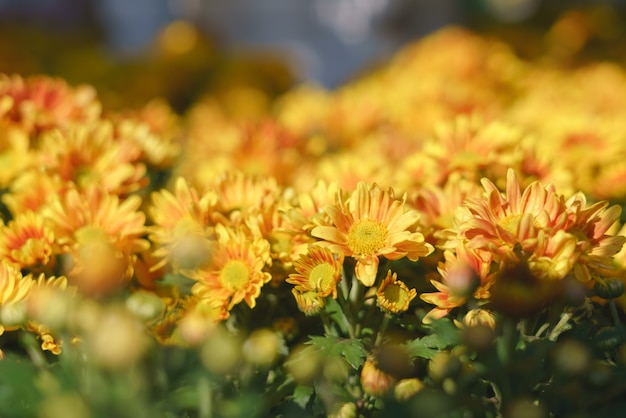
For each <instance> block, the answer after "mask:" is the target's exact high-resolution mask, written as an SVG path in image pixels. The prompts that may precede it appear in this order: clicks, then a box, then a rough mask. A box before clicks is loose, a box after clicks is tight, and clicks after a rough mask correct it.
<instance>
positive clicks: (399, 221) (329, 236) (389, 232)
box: [311, 183, 433, 286]
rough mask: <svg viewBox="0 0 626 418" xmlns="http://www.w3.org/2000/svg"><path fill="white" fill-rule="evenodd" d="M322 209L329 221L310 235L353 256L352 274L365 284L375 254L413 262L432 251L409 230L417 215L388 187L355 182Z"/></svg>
mask: <svg viewBox="0 0 626 418" xmlns="http://www.w3.org/2000/svg"><path fill="white" fill-rule="evenodd" d="M324 210H325V212H326V213H327V214H328V216H329V218H330V219H331V224H330V225H321V226H317V227H315V228H314V229H313V230H312V231H311V234H312V235H313V236H314V237H316V238H320V239H322V241H320V244H321V245H324V246H327V247H328V248H330V250H331V251H333V252H334V253H337V254H339V253H342V254H344V255H345V256H349V257H353V258H355V259H356V260H357V264H356V268H355V272H356V277H357V278H358V279H359V280H360V281H361V282H362V283H363V284H364V285H366V286H372V285H373V284H374V281H375V280H376V274H377V272H378V262H379V260H378V257H379V256H384V257H385V258H387V259H390V260H397V259H400V258H402V257H408V258H409V259H410V260H412V261H416V260H417V259H418V258H419V257H424V256H427V255H428V254H430V253H431V252H432V251H433V247H432V245H430V244H428V243H426V242H424V236H423V235H422V234H421V233H419V232H413V231H412V229H411V228H413V227H414V226H415V224H416V223H417V221H418V220H419V214H418V213H417V212H416V211H414V210H411V209H409V208H407V207H406V206H405V202H404V201H403V200H396V199H395V198H394V195H393V191H392V190H391V189H390V190H388V191H384V190H382V189H381V188H380V187H378V186H377V185H376V184H374V185H370V186H368V185H366V184H365V183H359V185H358V186H357V188H356V190H355V191H354V192H353V193H352V194H351V195H350V196H349V197H348V198H347V199H345V200H340V201H339V202H338V203H337V204H336V205H330V206H327V207H326V208H325V209H324Z"/></svg>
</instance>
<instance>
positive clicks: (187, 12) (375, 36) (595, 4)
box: [0, 0, 626, 111]
mask: <svg viewBox="0 0 626 418" xmlns="http://www.w3.org/2000/svg"><path fill="white" fill-rule="evenodd" d="M625 11H626V0H614V1H592V0H586V1H584V0H578V1H569V0H436V1H432V0H46V1H42V0H0V72H4V73H19V74H23V75H30V74H40V73H45V74H48V75H58V76H61V77H64V78H65V79H67V80H68V82H70V83H72V84H78V83H89V84H92V85H94V86H95V87H96V88H97V89H98V90H99V91H100V92H101V100H102V101H103V102H104V103H105V105H110V106H120V105H122V106H133V105H137V104H142V103H145V102H146V101H147V100H149V99H150V98H153V97H155V96H161V97H164V98H166V99H168V100H169V101H170V103H171V104H172V106H173V107H174V108H175V109H176V110H179V111H182V110H184V109H185V108H186V107H187V106H188V105H189V104H190V103H192V102H193V101H194V100H195V99H197V98H198V97H199V96H200V95H201V94H203V93H204V92H207V91H211V90H215V89H219V88H222V87H223V86H228V85H232V84H241V83H243V84H250V85H253V86H257V87H260V88H263V90H264V91H266V92H268V93H269V94H279V93H281V92H282V91H284V90H286V89H287V88H289V87H290V86H292V85H293V84H294V83H299V82H311V83H316V84H319V85H321V86H323V87H326V88H329V89H331V88H336V87H337V86H340V85H341V84H343V83H345V82H346V81H348V80H350V79H351V78H352V77H355V76H357V75H358V74H359V73H361V72H363V71H367V69H368V68H373V67H375V66H376V65H377V64H378V63H380V62H382V61H384V60H385V59H386V58H388V57H389V56H390V55H391V54H393V53H394V52H396V51H397V50H398V49H399V48H401V47H402V46H403V45H405V44H407V43H408V42H411V41H413V40H416V39H418V38H419V37H420V36H423V35H426V34H428V33H431V32H433V31H435V30H437V29H439V28H441V27H443V26H445V25H450V24H456V25H462V26H465V27H468V28H470V29H473V30H476V31H478V32H480V33H485V34H488V35H494V36H498V37H500V38H501V39H504V40H505V41H507V42H509V43H510V44H511V45H512V46H513V47H514V48H515V49H516V51H517V53H518V54H519V55H521V56H522V57H525V58H535V57H538V56H541V54H543V53H545V49H546V47H547V43H546V41H545V40H546V36H547V35H551V36H553V35H554V34H555V33H556V35H557V36H558V37H560V39H561V42H562V43H565V44H566V46H568V48H569V49H568V51H569V53H570V55H572V56H576V58H577V59H579V60H582V61H584V60H585V59H589V58H591V57H592V56H600V57H602V58H605V59H612V60H616V61H618V62H619V63H620V64H623V63H624V60H625V59H626V54H624V51H626V49H625V48H626V43H624V41H623V39H624V28H625V27H626V26H625V23H626V19H624V16H625ZM120 92H124V93H123V94H121V93H120Z"/></svg>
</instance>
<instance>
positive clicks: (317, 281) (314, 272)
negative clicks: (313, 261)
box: [309, 263, 335, 292]
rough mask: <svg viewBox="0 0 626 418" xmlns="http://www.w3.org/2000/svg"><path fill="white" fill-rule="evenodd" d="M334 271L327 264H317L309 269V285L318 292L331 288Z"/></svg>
mask: <svg viewBox="0 0 626 418" xmlns="http://www.w3.org/2000/svg"><path fill="white" fill-rule="evenodd" d="M334 272H335V271H334V269H333V266H331V265H330V264H328V263H322V264H318V265H317V266H315V267H313V269H311V273H310V274H309V283H311V287H313V288H314V289H315V290H316V291H318V292H325V291H327V290H329V288H330V287H332V285H333V282H334V280H333V279H334Z"/></svg>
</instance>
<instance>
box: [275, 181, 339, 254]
mask: <svg viewBox="0 0 626 418" xmlns="http://www.w3.org/2000/svg"><path fill="white" fill-rule="evenodd" d="M338 193H343V192H341V191H340V190H339V186H338V185H337V183H326V182H324V181H318V182H317V183H316V185H315V187H313V188H312V189H311V190H310V191H308V192H304V193H300V194H298V195H297V196H296V197H295V199H294V203H293V205H288V206H286V207H280V208H278V212H279V213H280V214H281V216H282V223H281V224H280V226H279V227H278V228H276V229H275V230H274V232H273V233H274V235H277V234H278V235H280V236H282V237H284V239H285V240H288V243H284V247H286V250H285V251H286V252H288V255H289V260H287V259H284V262H286V263H287V264H290V263H291V262H293V261H295V260H297V259H298V258H299V257H300V255H302V254H306V253H307V251H308V247H309V245H310V244H312V243H313V242H314V241H315V239H314V238H313V237H311V234H310V232H311V230H312V229H313V228H315V227H316V226H317V225H322V224H324V223H329V222H330V219H328V215H326V213H324V211H323V208H324V207H325V206H327V205H330V204H335V203H337V196H338Z"/></svg>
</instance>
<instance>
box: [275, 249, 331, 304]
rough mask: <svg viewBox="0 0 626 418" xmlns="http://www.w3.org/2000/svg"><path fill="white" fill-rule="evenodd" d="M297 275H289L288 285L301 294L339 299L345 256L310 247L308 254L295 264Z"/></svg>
mask: <svg viewBox="0 0 626 418" xmlns="http://www.w3.org/2000/svg"><path fill="white" fill-rule="evenodd" d="M294 267H295V269H296V272H297V273H293V274H290V275H289V278H288V279H287V280H286V281H287V283H290V284H293V285H294V286H295V289H296V290H298V291H299V292H315V293H317V294H319V295H320V296H321V297H326V296H332V297H333V298H336V297H337V283H338V282H339V280H340V279H341V272H342V270H343V256H342V255H336V254H333V253H332V252H331V251H330V250H329V249H328V248H324V247H320V246H318V245H310V246H309V251H308V253H307V254H303V255H302V256H300V259H299V260H297V261H295V262H294Z"/></svg>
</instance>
